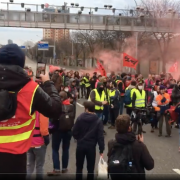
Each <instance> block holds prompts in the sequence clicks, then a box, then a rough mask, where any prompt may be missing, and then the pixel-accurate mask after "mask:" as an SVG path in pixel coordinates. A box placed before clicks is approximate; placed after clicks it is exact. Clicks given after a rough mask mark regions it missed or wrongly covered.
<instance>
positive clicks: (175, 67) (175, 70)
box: [169, 62, 178, 73]
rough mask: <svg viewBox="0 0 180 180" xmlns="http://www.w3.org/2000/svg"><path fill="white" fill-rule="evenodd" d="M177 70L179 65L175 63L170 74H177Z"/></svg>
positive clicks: (170, 69)
mask: <svg viewBox="0 0 180 180" xmlns="http://www.w3.org/2000/svg"><path fill="white" fill-rule="evenodd" d="M177 69H178V63H177V62H175V63H174V64H173V65H172V66H171V67H170V68H169V72H170V73H174V72H177Z"/></svg>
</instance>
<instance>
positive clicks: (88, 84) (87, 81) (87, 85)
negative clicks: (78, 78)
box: [83, 77, 91, 88]
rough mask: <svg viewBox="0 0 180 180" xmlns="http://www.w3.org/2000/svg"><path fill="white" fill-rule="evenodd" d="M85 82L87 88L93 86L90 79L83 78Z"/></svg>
mask: <svg viewBox="0 0 180 180" xmlns="http://www.w3.org/2000/svg"><path fill="white" fill-rule="evenodd" d="M83 79H84V80H85V87H86V88H87V87H89V86H91V84H90V83H89V79H87V78H86V77H84V78H83Z"/></svg>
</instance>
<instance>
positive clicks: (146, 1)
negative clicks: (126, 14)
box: [141, 0, 180, 72]
mask: <svg viewBox="0 0 180 180" xmlns="http://www.w3.org/2000/svg"><path fill="white" fill-rule="evenodd" d="M141 5H143V6H144V7H145V8H146V9H147V10H153V13H154V17H156V18H161V17H167V15H168V14H172V17H174V16H175V15H176V14H177V12H179V10H180V1H174V0H158V1H156V0H141ZM167 23H168V22H166V25H167ZM153 37H154V38H155V39H156V41H157V44H158V48H159V52H160V56H161V60H162V62H163V72H166V63H167V61H168V60H169V59H168V58H167V54H168V53H169V49H170V48H169V46H170V43H171V40H172V37H173V34H172V33H153Z"/></svg>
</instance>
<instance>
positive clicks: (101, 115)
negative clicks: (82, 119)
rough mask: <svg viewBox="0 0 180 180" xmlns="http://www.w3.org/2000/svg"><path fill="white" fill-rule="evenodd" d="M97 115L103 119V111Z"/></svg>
mask: <svg viewBox="0 0 180 180" xmlns="http://www.w3.org/2000/svg"><path fill="white" fill-rule="evenodd" d="M96 115H97V116H98V118H99V119H101V120H102V121H103V113H97V112H96Z"/></svg>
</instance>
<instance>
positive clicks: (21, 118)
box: [0, 81, 38, 154]
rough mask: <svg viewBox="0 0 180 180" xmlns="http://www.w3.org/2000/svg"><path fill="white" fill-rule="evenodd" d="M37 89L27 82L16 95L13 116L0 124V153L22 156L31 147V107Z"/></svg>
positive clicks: (34, 85) (33, 124) (32, 119)
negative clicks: (15, 106)
mask: <svg viewBox="0 0 180 180" xmlns="http://www.w3.org/2000/svg"><path fill="white" fill-rule="evenodd" d="M37 88H38V84H37V83H35V82H34V81H30V82H28V83H27V84H26V85H25V86H24V87H23V88H22V89H21V90H20V91H19V92H18V94H17V109H16V114H15V116H14V117H13V118H11V119H9V120H4V121H1V122H0V152H6V153H11V154H23V153H25V152H27V151H28V150H29V148H30V147H31V142H32V134H33V133H32V132H33V129H34V126H35V118H36V115H35V113H34V114H32V115H31V107H32V103H33V98H34V94H35V92H36V90H37Z"/></svg>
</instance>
